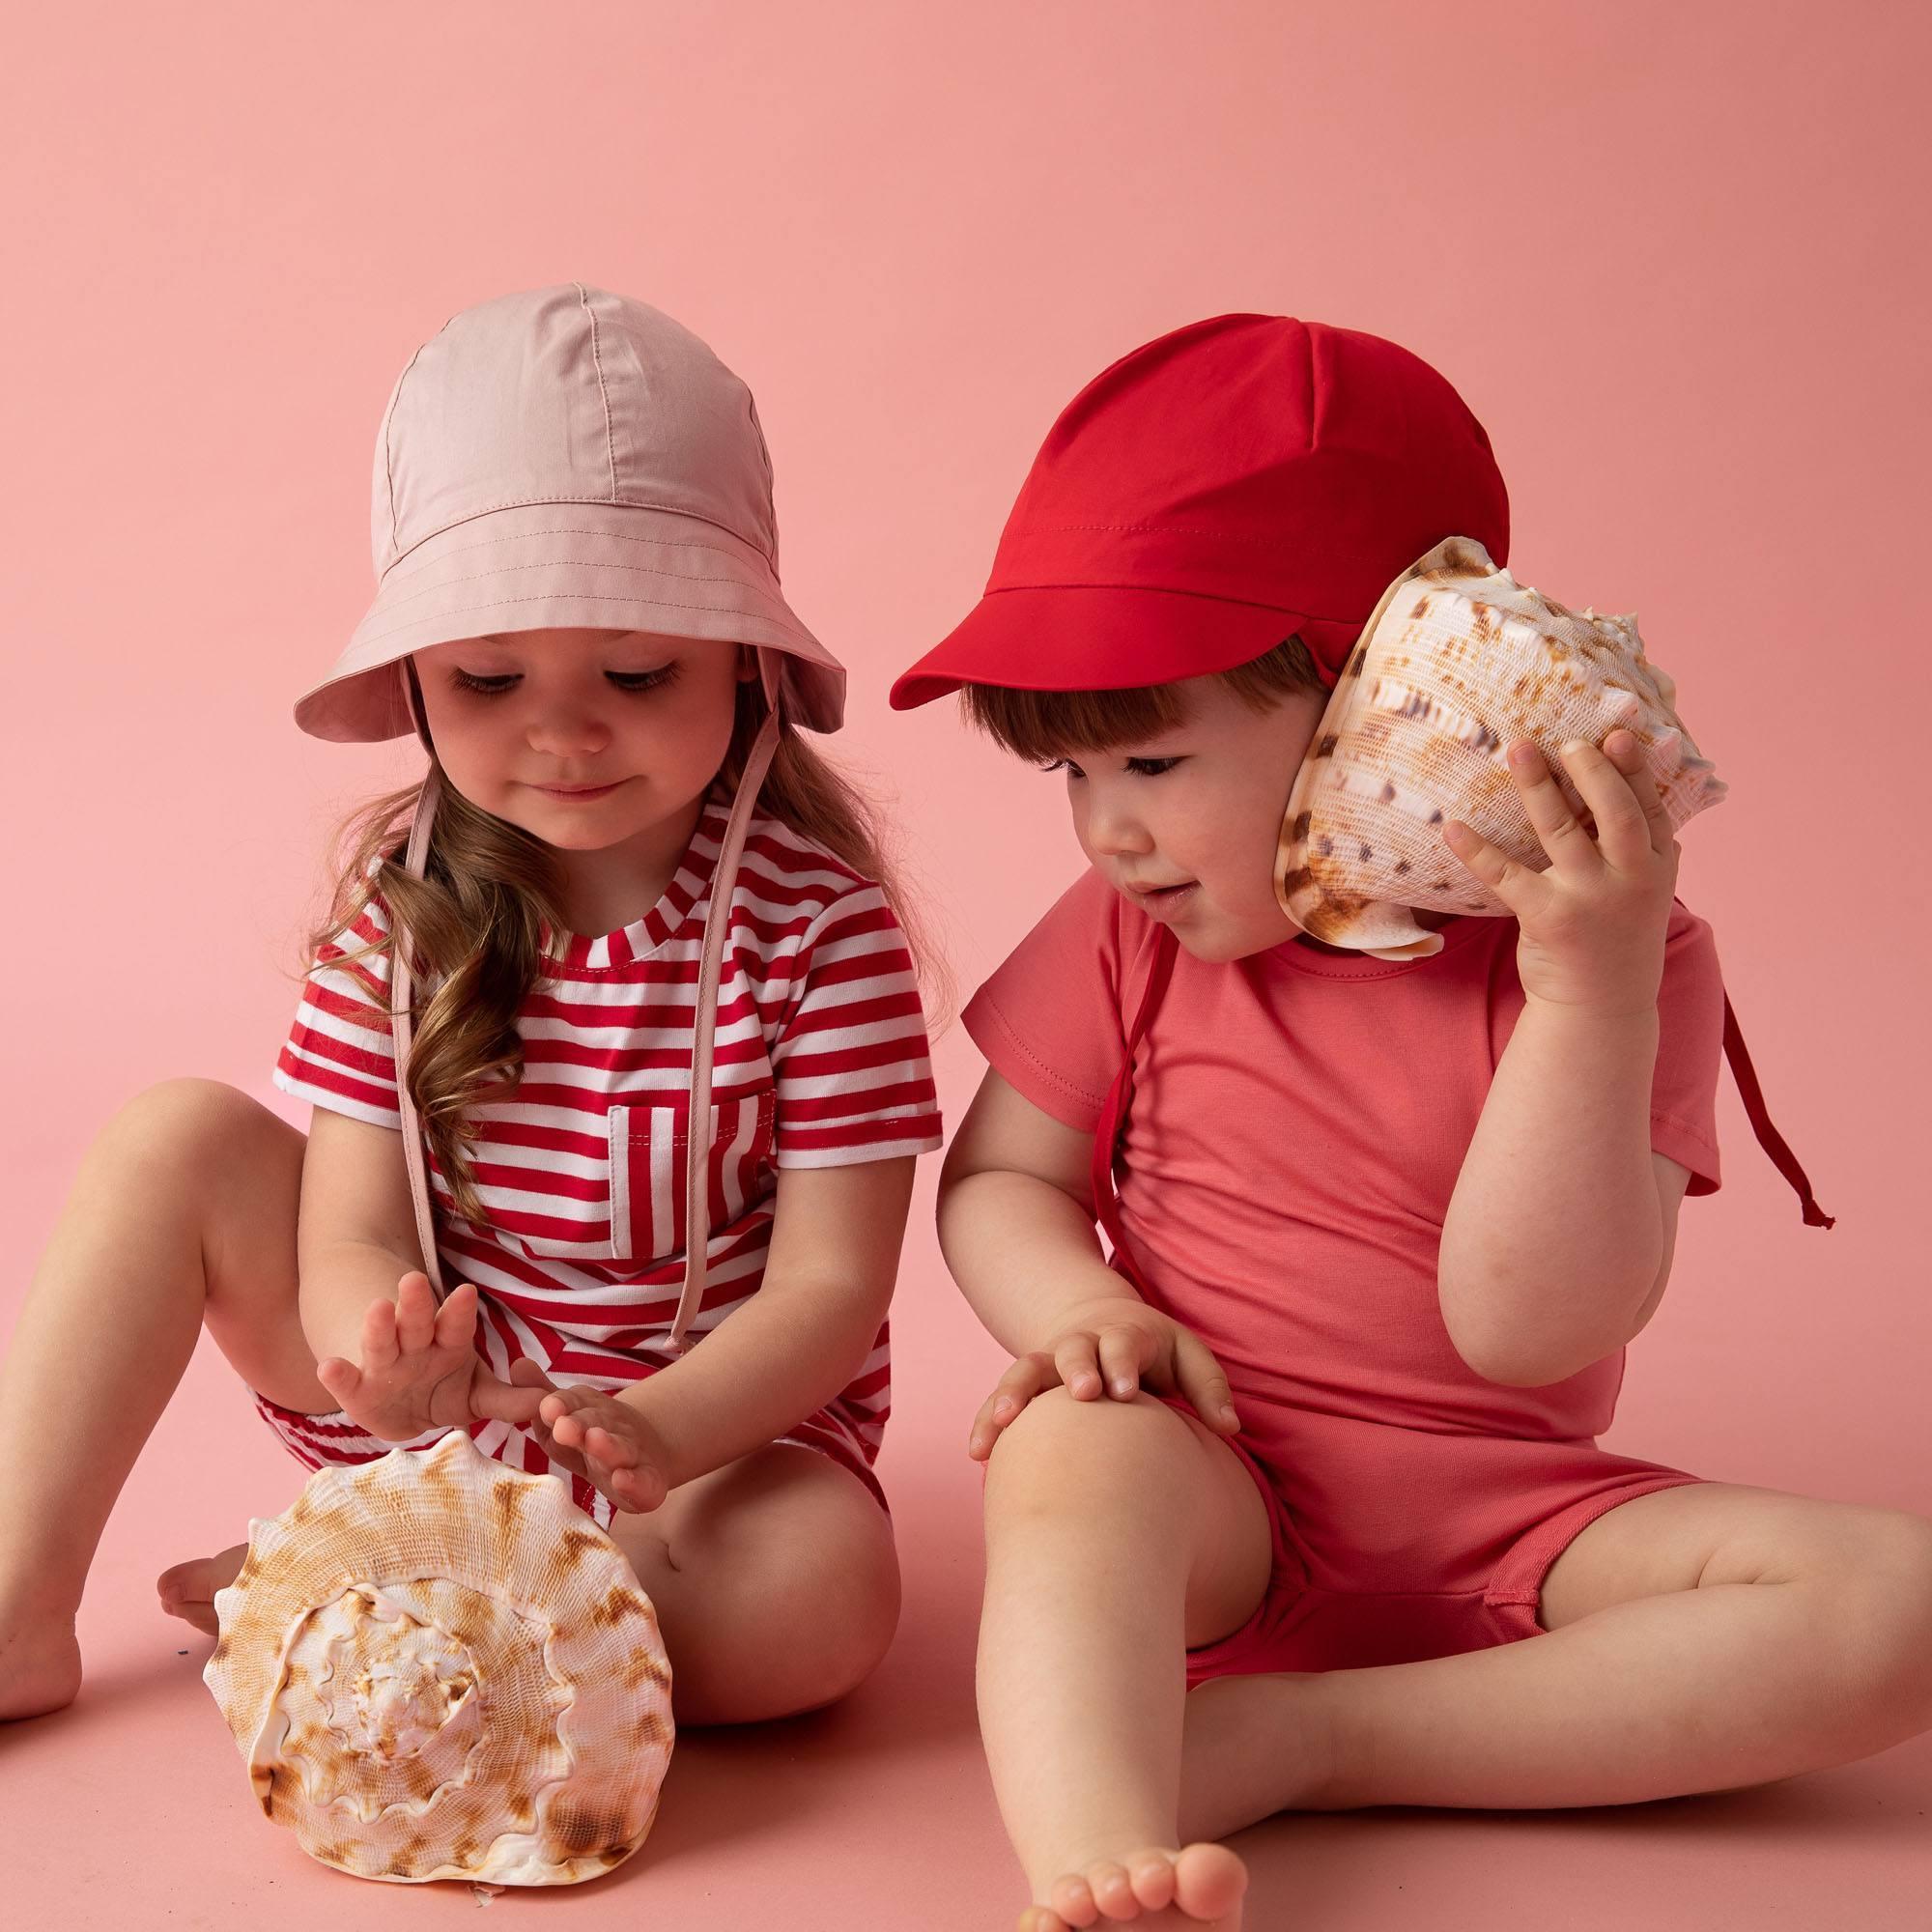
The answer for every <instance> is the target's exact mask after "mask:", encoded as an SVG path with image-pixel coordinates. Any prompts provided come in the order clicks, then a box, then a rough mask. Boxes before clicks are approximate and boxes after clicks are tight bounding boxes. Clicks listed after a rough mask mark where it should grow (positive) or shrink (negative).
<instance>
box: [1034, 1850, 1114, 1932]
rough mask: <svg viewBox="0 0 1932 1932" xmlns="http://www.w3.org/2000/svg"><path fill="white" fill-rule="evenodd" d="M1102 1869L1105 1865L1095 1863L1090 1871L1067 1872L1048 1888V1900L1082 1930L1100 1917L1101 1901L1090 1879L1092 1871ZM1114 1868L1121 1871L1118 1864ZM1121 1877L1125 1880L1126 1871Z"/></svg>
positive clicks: (1082, 1931)
mask: <svg viewBox="0 0 1932 1932" xmlns="http://www.w3.org/2000/svg"><path fill="white" fill-rule="evenodd" d="M1102 1869H1104V1867H1102V1866H1099V1865H1094V1866H1091V1867H1090V1868H1089V1871H1088V1872H1067V1873H1065V1874H1064V1875H1063V1876H1062V1877H1060V1878H1057V1879H1055V1880H1054V1882H1053V1883H1052V1884H1051V1885H1050V1886H1048V1887H1047V1889H1046V1902H1047V1903H1048V1904H1049V1905H1050V1906H1052V1908H1053V1909H1054V1911H1055V1912H1057V1913H1058V1914H1059V1915H1060V1917H1061V1918H1064V1919H1065V1921H1066V1923H1067V1924H1068V1925H1070V1926H1074V1927H1076V1928H1080V1932H1084V1928H1085V1927H1087V1926H1089V1925H1093V1924H1094V1923H1096V1922H1097V1921H1098V1919H1099V1917H1100V1906H1099V1902H1098V1901H1097V1899H1096V1898H1095V1897H1094V1889H1093V1887H1092V1886H1091V1885H1090V1884H1089V1882H1088V1881H1089V1877H1090V1875H1091V1873H1092V1872H1094V1871H1099V1870H1102ZM1114 1869H1115V1870H1116V1871H1120V1867H1119V1866H1118V1865H1117V1866H1115V1867H1114ZM1121 1877H1122V1881H1124V1880H1125V1878H1126V1873H1125V1872H1121Z"/></svg>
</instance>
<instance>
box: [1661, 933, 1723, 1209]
mask: <svg viewBox="0 0 1932 1932" xmlns="http://www.w3.org/2000/svg"><path fill="white" fill-rule="evenodd" d="M1657 1017H1658V1034H1657V1070H1656V1072H1655V1074H1654V1075H1653V1076H1652V1079H1651V1088H1650V1144H1651V1146H1652V1147H1653V1148H1654V1149H1656V1151H1658V1152H1659V1153H1662V1154H1668V1155H1669V1157H1670V1158H1671V1159H1672V1160H1674V1161H1678V1162H1681V1163H1682V1164H1683V1165H1684V1166H1685V1167H1688V1168H1689V1169H1690V1185H1689V1187H1688V1188H1687V1190H1686V1191H1687V1192H1688V1193H1691V1194H1715V1193H1716V1192H1717V1191H1718V1188H1719V1184H1720V1177H1719V1172H1718V1071H1719V1064H1720V1062H1721V1060H1722V1058H1723V1045H1724V979H1723V974H1722V972H1721V971H1720V970H1719V965H1718V942H1717V935H1716V934H1715V933H1713V931H1712V930H1711V927H1710V925H1709V923H1707V922H1706V921H1704V920H1701V919H1699V918H1698V917H1697V915H1696V914H1695V913H1693V912H1690V911H1688V910H1687V909H1686V908H1685V907H1684V906H1683V905H1682V904H1679V903H1677V902H1676V901H1673V902H1672V905H1671V913H1670V924H1669V926H1668V927H1667V928H1666V930H1665V932H1664V938H1663V980H1662V984H1661V985H1660V986H1659V987H1658V992H1657Z"/></svg>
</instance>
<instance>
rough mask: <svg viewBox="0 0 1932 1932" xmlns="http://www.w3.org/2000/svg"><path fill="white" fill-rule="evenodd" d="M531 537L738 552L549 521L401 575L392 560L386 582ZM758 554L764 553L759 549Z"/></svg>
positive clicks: (436, 558) (403, 580)
mask: <svg viewBox="0 0 1932 1932" xmlns="http://www.w3.org/2000/svg"><path fill="white" fill-rule="evenodd" d="M450 527H451V528H454V527H455V526H454V525H452V526H450ZM711 527H712V528H714V529H716V528H717V527H718V526H717V525H715V524H714V525H713V526H711ZM531 537H606V538H609V539H610V541H611V542H612V543H628V544H645V545H648V546H649V547H650V548H651V549H652V550H706V551H709V552H710V553H711V554H712V555H714V556H727V557H732V558H733V559H734V560H735V558H736V553H735V552H732V551H728V550H726V549H725V547H724V546H723V545H722V544H707V543H684V542H681V541H679V540H678V539H676V538H674V537H638V536H627V535H625V534H624V532H623V531H621V530H598V529H589V528H586V527H584V526H581V525H576V524H546V525H545V526H543V528H541V529H536V530H519V531H518V532H517V533H516V535H514V536H508V537H506V536H500V535H499V536H494V537H486V538H485V539H484V541H483V542H481V543H473V544H457V545H455V546H453V547H452V548H451V549H449V550H446V551H443V552H441V553H440V554H438V555H436V556H434V557H432V558H431V559H430V560H429V562H427V563H421V564H418V565H417V566H416V567H415V569H413V570H406V571H404V572H402V573H401V574H400V575H397V574H396V572H395V566H394V565H393V564H392V565H391V566H390V567H389V569H388V570H385V571H384V573H383V581H384V583H387V582H390V581H391V579H392V578H393V579H394V581H395V582H398V583H407V582H410V580H411V579H412V578H416V577H421V576H423V575H424V574H425V573H427V572H429V571H432V570H434V569H435V568H436V567H437V565H438V564H440V563H441V562H442V561H443V559H444V558H445V557H452V556H465V555H467V554H469V552H470V551H472V550H497V549H499V548H500V547H501V546H502V545H504V544H506V543H524V542H526V541H527V540H528V539H529V538H531ZM758 554H759V555H760V556H762V555H763V554H764V553H763V552H762V551H760V552H758ZM518 567H521V566H518ZM611 568H612V569H615V568H617V566H616V565H614V564H613V565H612V566H611Z"/></svg>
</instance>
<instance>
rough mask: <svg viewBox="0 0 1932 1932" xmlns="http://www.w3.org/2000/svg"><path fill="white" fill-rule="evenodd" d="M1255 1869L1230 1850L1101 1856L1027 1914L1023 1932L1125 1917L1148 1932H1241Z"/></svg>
mask: <svg viewBox="0 0 1932 1932" xmlns="http://www.w3.org/2000/svg"><path fill="white" fill-rule="evenodd" d="M1247 1889H1248V1868H1247V1866H1246V1865H1244V1864H1243V1863H1242V1862H1241V1861H1240V1860H1239V1859H1237V1858H1236V1856H1235V1854H1234V1853H1233V1852H1231V1851H1230V1850H1229V1849H1228V1848H1227V1846H1226V1845H1189V1846H1188V1847H1187V1848H1186V1849H1185V1850H1184V1851H1180V1852H1169V1851H1163V1850H1161V1849H1160V1848H1158V1847H1151V1848H1150V1849H1148V1850H1146V1851H1140V1852H1133V1853H1130V1854H1129V1855H1128V1856H1127V1857H1126V1858H1124V1859H1121V1860H1118V1861H1116V1860H1113V1859H1101V1860H1098V1861H1095V1862H1094V1863H1093V1864H1091V1865H1089V1866H1088V1867H1087V1868H1086V1869H1085V1870H1084V1871H1078V1872H1068V1873H1067V1874H1066V1875H1065V1877H1062V1878H1057V1879H1055V1880H1054V1882H1053V1884H1052V1885H1051V1886H1050V1887H1049V1888H1048V1889H1047V1899H1048V1901H1049V1902H1048V1904H1047V1905H1031V1906H1029V1907H1028V1908H1027V1909H1026V1911H1025V1912H1023V1913H1022V1914H1021V1915H1020V1924H1019V1932H1066V1928H1067V1927H1085V1926H1089V1925H1098V1924H1101V1923H1106V1924H1117V1923H1120V1922H1122V1921H1123V1920H1129V1921H1131V1922H1132V1923H1134V1924H1136V1925H1138V1926H1141V1927H1143V1928H1145V1932H1182V1928H1194V1932H1200V1928H1203V1927H1205V1928H1208V1932H1240V1926H1241V1895H1242V1893H1244V1892H1245V1891H1246V1890H1247Z"/></svg>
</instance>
